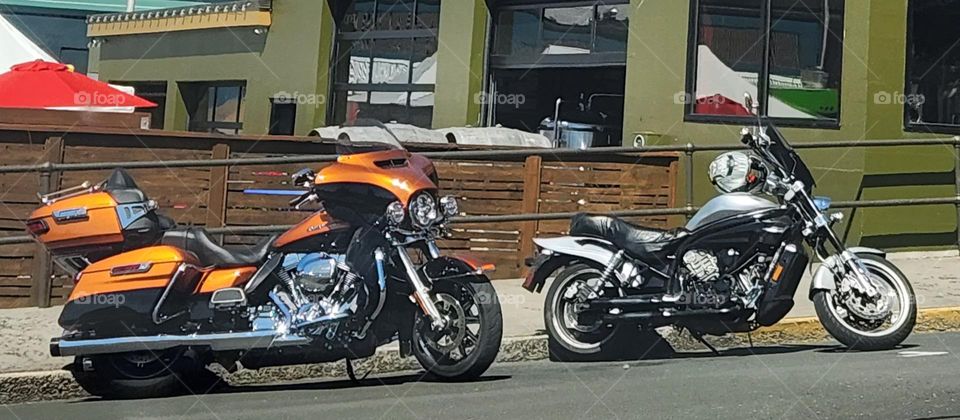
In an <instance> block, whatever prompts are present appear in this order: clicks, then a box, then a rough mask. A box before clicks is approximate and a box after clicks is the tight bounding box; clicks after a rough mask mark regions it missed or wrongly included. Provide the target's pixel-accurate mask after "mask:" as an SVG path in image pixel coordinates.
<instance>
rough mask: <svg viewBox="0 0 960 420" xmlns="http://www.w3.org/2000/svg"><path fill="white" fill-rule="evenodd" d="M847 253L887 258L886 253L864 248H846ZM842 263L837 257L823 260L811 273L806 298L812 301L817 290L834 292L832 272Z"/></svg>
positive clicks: (832, 256) (834, 279)
mask: <svg viewBox="0 0 960 420" xmlns="http://www.w3.org/2000/svg"><path fill="white" fill-rule="evenodd" d="M847 252H850V253H852V254H854V255H862V254H869V255H877V256H880V257H886V256H887V253H886V252H884V251H881V250H879V249H874V248H866V247H851V248H847ZM842 263H843V261H842V260H841V259H840V256H839V255H831V256H830V257H829V258H827V259H825V260H823V263H821V264H820V267H818V268H817V271H816V272H814V273H813V281H811V282H810V294H809V296H808V297H809V298H810V299H813V294H814V293H816V292H817V291H819V290H836V288H837V280H836V278H835V276H834V273H833V272H834V269H835V268H836V267H838V266H839V265H840V264H842Z"/></svg>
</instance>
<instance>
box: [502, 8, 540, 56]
mask: <svg viewBox="0 0 960 420" xmlns="http://www.w3.org/2000/svg"><path fill="white" fill-rule="evenodd" d="M539 34H540V10H537V9H519V10H505V11H503V12H501V13H500V16H499V18H498V20H497V35H496V40H495V46H494V49H493V52H494V54H498V55H525V54H539V53H540V36H539Z"/></svg>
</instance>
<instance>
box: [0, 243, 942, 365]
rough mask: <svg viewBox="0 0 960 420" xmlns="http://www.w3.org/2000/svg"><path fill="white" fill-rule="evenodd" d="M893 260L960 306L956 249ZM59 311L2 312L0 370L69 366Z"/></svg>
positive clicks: (537, 301) (517, 298)
mask: <svg viewBox="0 0 960 420" xmlns="http://www.w3.org/2000/svg"><path fill="white" fill-rule="evenodd" d="M889 258H890V259H891V260H893V261H894V262H895V263H896V264H897V265H898V266H899V267H900V269H901V270H902V271H903V272H904V273H905V274H906V275H907V276H908V277H909V278H910V281H911V283H912V284H913V288H914V291H915V292H916V295H917V301H918V303H919V306H920V308H921V309H923V308H945V307H960V257H958V256H957V252H956V251H952V252H929V253H903V254H890V256H889ZM809 277H810V275H809V273H808V274H807V275H806V276H805V278H804V280H803V283H801V285H800V288H799V289H798V292H797V299H796V302H797V303H796V306H795V307H794V309H793V310H792V311H791V312H790V314H789V315H788V316H787V317H788V318H792V319H794V320H799V319H802V318H808V317H814V316H816V313H815V312H814V309H813V304H812V303H811V302H810V301H809V300H808V299H807V298H806V291H807V290H808V289H809V282H810V279H809ZM520 283H521V280H519V279H516V280H498V281H496V282H494V286H495V287H496V289H497V294H498V295H499V296H500V302H501V306H502V308H503V324H504V337H507V338H516V337H530V336H537V335H543V334H544V324H543V301H544V295H543V294H534V293H530V292H528V291H526V290H524V289H523V288H522V287H521V286H520ZM544 292H545V291H544ZM59 314H60V308H59V307H53V308H46V309H38V308H22V309H2V310H0V373H7V372H25V371H42V370H55V369H59V368H61V367H62V366H63V365H64V364H66V363H67V362H68V361H69V359H68V358H54V357H51V356H50V355H49V350H48V344H49V342H50V338H51V337H54V336H57V335H59V334H60V332H61V331H60V328H59V327H58V326H57V317H58V316H59ZM786 321H788V320H784V322H786ZM813 324H816V323H815V322H814V323H813ZM958 327H960V326H958Z"/></svg>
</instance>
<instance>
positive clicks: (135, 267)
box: [110, 262, 153, 276]
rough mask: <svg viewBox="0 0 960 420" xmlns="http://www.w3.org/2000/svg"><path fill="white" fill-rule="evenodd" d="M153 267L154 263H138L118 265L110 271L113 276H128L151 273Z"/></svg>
mask: <svg viewBox="0 0 960 420" xmlns="http://www.w3.org/2000/svg"><path fill="white" fill-rule="evenodd" d="M152 266H153V263H148V262H145V263H137V264H128V265H118V266H116V267H113V268H111V269H110V275H111V276H126V275H128V274H140V273H146V272H147V271H150V267H152Z"/></svg>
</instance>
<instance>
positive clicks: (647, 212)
mask: <svg viewBox="0 0 960 420" xmlns="http://www.w3.org/2000/svg"><path fill="white" fill-rule="evenodd" d="M792 146H793V148H794V149H798V150H804V149H831V148H848V147H863V148H878V147H900V146H930V147H932V146H940V147H943V146H952V148H953V155H954V178H955V193H956V195H955V196H953V197H935V198H911V199H888V200H853V201H836V202H834V203H833V205H832V207H834V208H841V209H846V208H849V209H855V208H870V207H896V206H916V205H936V204H941V205H945V204H949V205H954V206H955V207H956V208H957V225H958V229H957V230H958V234H957V243H958V246H960V136H957V137H949V138H928V139H891V140H860V141H815V142H804V143H798V144H794V145H792ZM743 148H744V146H742V145H739V144H738V145H695V144H693V143H687V144H685V145H667V146H645V147H612V148H597V149H586V150H572V149H508V150H458V151H441V152H423V153H420V154H421V155H423V156H425V157H428V158H431V159H438V160H444V159H461V160H469V159H481V158H487V159H489V158H505V159H506V158H525V157H529V156H542V157H547V158H551V159H558V160H559V159H562V158H564V157H584V156H591V155H613V154H623V155H639V154H646V153H656V152H674V153H682V154H683V156H684V159H682V164H683V165H682V166H683V169H684V172H685V176H684V178H685V179H684V181H685V187H684V189H683V193H684V196H685V198H686V206H684V207H674V208H657V209H637V210H621V211H615V212H609V213H608V214H609V215H612V216H621V217H640V216H676V215H687V216H689V215H692V214H693V213H695V212H696V211H697V210H698V207H696V206H694V205H693V197H694V179H695V176H696V174H695V173H694V163H693V157H694V154H695V153H700V152H722V151H729V150H737V149H743ZM336 158H337V156H336V155H299V156H281V157H260V158H231V159H193V160H171V161H149V162H144V161H121V162H87V163H51V162H46V163H42V164H36V165H8V166H2V167H0V174H4V173H29V172H34V173H39V175H40V177H41V185H45V182H44V181H45V180H46V181H48V180H49V177H50V175H51V174H52V173H55V172H66V171H86V170H104V169H113V168H125V169H156V168H203V167H218V166H234V165H271V164H291V163H304V164H306V163H324V162H332V161H335V160H336ZM575 214H576V213H575V212H567V213H526V214H511V215H493V216H461V217H456V218H454V223H500V222H524V221H543V220H563V219H569V218H571V217H572V216H573V215H575ZM290 227H291V226H290V225H268V226H234V227H214V228H208V231H209V232H210V233H213V234H230V233H237V234H239V233H270V232H281V231H284V230H287V229H289V228H290ZM31 241H32V238H31V237H30V236H28V235H18V236H7V237H0V245H9V244H21V243H29V242H31Z"/></svg>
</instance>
